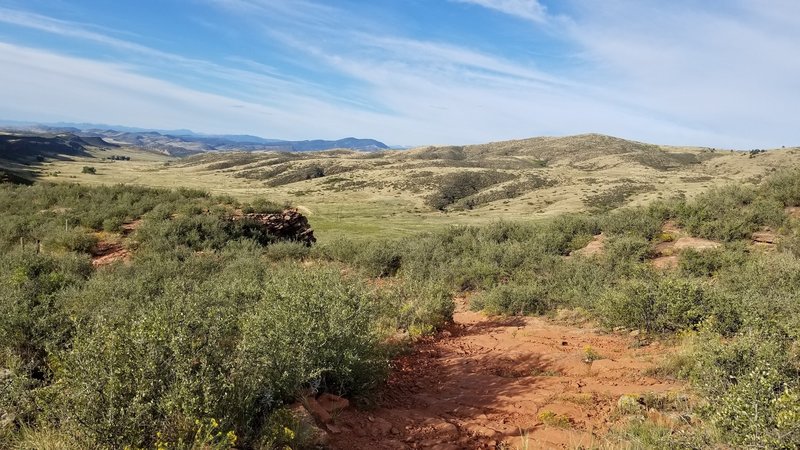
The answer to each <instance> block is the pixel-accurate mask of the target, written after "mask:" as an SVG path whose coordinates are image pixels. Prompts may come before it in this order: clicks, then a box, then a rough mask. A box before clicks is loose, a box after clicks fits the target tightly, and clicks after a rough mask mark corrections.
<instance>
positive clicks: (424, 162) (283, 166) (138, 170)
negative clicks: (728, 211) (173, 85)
mask: <svg viewBox="0 0 800 450" xmlns="http://www.w3.org/2000/svg"><path fill="white" fill-rule="evenodd" d="M94 154H95V156H96V158H72V159H73V160H72V161H48V162H46V163H44V164H42V165H41V166H39V167H38V171H39V175H40V176H41V177H42V178H43V179H45V180H48V181H56V182H58V181H67V182H80V183H87V184H116V183H130V184H139V185H147V186H159V187H188V188H198V189H204V190H208V191H211V192H213V193H215V194H227V195H231V196H233V197H236V198H239V199H242V200H251V199H253V198H255V197H260V196H263V197H267V198H269V199H271V200H273V201H276V202H287V203H291V204H294V205H301V206H303V207H304V208H306V210H307V211H308V212H309V215H310V216H311V220H312V223H313V224H314V227H315V229H316V230H317V234H318V236H320V237H321V238H322V239H323V240H325V239H329V238H331V237H334V236H336V235H339V234H345V233H346V234H348V235H354V234H355V235H385V236H388V237H397V236H402V235H406V234H408V233H412V232H416V231H424V230H429V229H433V228H436V227H441V226H445V225H449V224H480V223H488V222H493V221H497V220H539V219H546V218H549V217H552V216H554V215H557V214H561V213H564V212H574V211H581V210H587V209H592V208H596V207H598V206H602V205H593V204H591V202H592V199H597V198H601V197H602V194H603V193H608V192H609V190H610V189H613V188H614V187H615V186H619V185H621V184H626V185H635V186H647V187H648V189H641V190H634V191H633V192H630V193H627V192H626V195H625V196H620V199H615V201H614V202H613V205H612V206H615V207H616V206H625V205H637V204H643V203H648V202H651V201H653V200H655V199H658V198H669V197H672V196H675V195H686V196H689V197H691V196H693V195H695V194H696V193H698V192H702V191H704V190H706V189H708V188H709V187H711V186H714V185H718V184H723V183H729V182H731V181H737V182H757V181H759V180H760V179H761V177H763V176H765V175H767V174H768V173H770V172H772V171H774V170H776V169H777V168H780V167H786V166H790V165H797V163H798V162H800V152H799V151H798V150H797V149H785V150H773V151H770V152H767V153H765V154H760V155H758V156H757V157H755V158H752V159H751V158H748V155H747V153H745V152H729V151H719V150H718V151H714V152H712V151H710V150H708V149H700V148H672V147H659V146H655V145H649V144H642V143H637V142H632V141H625V140H622V139H616V138H610V137H607V136H600V135H583V136H573V137H569V138H534V139H528V140H522V141H507V142H499V143H491V144H483V145H476V146H467V147H438V148H421V149H414V150H409V151H404V152H402V151H390V152H382V153H379V154H364V153H358V152H350V151H328V152H317V153H304V154H285V153H284V154H281V153H272V152H270V153H258V154H242V153H226V154H206V155H200V156H196V157H192V158H188V159H183V160H177V159H173V158H169V157H166V156H164V155H160V154H155V153H146V152H142V151H140V150H136V149H115V150H112V151H103V152H100V151H98V152H95V153H94ZM113 154H116V155H125V156H130V157H131V161H108V160H103V159H101V158H103V157H106V156H110V155H113ZM86 165H91V166H94V167H95V168H96V169H97V175H87V174H81V173H80V172H81V169H82V167H83V166H86ZM276 166H278V167H280V171H277V172H278V173H275V174H273V175H272V176H269V175H270V172H269V170H270V169H274V168H275V167H276ZM309 167H319V168H321V169H322V170H323V171H324V172H325V173H324V175H323V176H321V177H317V178H312V179H308V180H302V181H297V182H290V183H286V184H281V185H277V186H270V184H271V183H270V182H271V180H272V179H273V178H274V177H281V176H285V175H286V173H288V172H291V171H299V172H298V173H303V172H302V171H304V170H306V171H307V170H308V168H309ZM481 169H483V170H486V169H491V170H496V171H500V172H505V173H508V174H511V175H513V176H514V178H513V179H512V180H511V181H507V182H505V183H501V184H499V185H495V186H492V187H491V188H489V189H487V190H485V191H482V192H481V193H479V194H484V193H485V192H488V191H489V190H498V189H501V188H502V187H503V186H504V185H506V184H511V183H516V182H517V181H518V180H521V179H524V178H525V177H531V176H535V177H541V178H544V179H547V180H549V181H550V184H547V185H544V186H540V187H536V186H535V185H534V186H531V188H530V190H526V191H524V192H522V193H518V192H515V195H516V196H515V197H513V198H499V199H498V200H495V201H490V202H488V203H481V204H477V206H475V207H474V208H473V209H462V210H453V211H450V212H448V213H441V212H438V211H433V210H432V208H431V207H429V206H427V205H426V204H425V199H426V197H427V196H428V195H430V194H431V193H432V192H433V190H434V189H436V188H437V184H436V183H437V180H438V179H440V178H441V177H442V176H443V175H445V174H448V173H453V172H461V171H467V170H469V171H474V170H481ZM56 172H58V175H57V176H52V174H54V173H56ZM273 172H276V171H274V170H273ZM254 173H261V174H266V175H265V178H264V179H259V177H258V176H254V175H252V174H254ZM273 183H274V182H273ZM517 194H519V195H517ZM483 198H485V196H484V197H483ZM617 200H618V201H617Z"/></svg>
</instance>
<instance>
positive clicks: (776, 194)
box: [763, 169, 800, 206]
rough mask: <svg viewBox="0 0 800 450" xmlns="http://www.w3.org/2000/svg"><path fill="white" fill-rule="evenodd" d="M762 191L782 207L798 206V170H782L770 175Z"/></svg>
mask: <svg viewBox="0 0 800 450" xmlns="http://www.w3.org/2000/svg"><path fill="white" fill-rule="evenodd" d="M763 190H764V191H765V194H766V195H768V196H770V197H772V198H775V199H777V200H778V201H780V202H781V203H782V204H783V205H784V206H800V170H797V169H793V170H784V171H782V172H779V173H777V174H774V175H772V176H771V177H769V178H768V179H767V181H766V182H765V183H764V186H763Z"/></svg>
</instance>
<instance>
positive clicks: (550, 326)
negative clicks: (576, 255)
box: [329, 300, 682, 450]
mask: <svg viewBox="0 0 800 450" xmlns="http://www.w3.org/2000/svg"><path fill="white" fill-rule="evenodd" d="M635 343H636V341H635V339H634V338H632V337H629V336H628V335H627V334H603V333H602V332H601V331H600V330H598V329H592V328H588V327H576V326H566V325H559V324H555V323H553V322H551V321H548V320H545V319H540V318H530V317H524V318H523V317H511V318H487V317H486V316H484V315H482V314H480V313H476V312H471V311H468V310H467V308H466V306H465V302H464V301H463V300H461V301H459V304H458V309H457V312H456V314H455V316H454V324H453V325H452V326H450V327H449V328H448V329H447V330H446V331H444V332H442V333H440V334H439V336H437V337H436V338H435V339H431V340H429V341H427V342H423V343H421V344H419V345H417V346H415V349H414V350H413V351H412V352H411V353H410V354H408V355H405V356H402V357H400V358H399V359H397V360H395V362H394V367H393V371H392V375H391V377H390V380H389V384H388V386H387V388H386V393H385V395H384V398H383V400H382V401H381V402H380V403H379V405H378V407H376V408H374V409H371V410H358V409H355V408H352V407H351V408H348V409H346V410H344V411H342V412H340V413H339V415H338V416H337V417H336V418H335V424H336V427H335V428H336V431H337V433H336V434H331V435H329V437H330V446H331V448H333V449H340V450H345V449H415V448H430V449H440V450H445V449H448V450H450V449H452V450H455V449H476V448H528V449H535V448H575V447H579V446H593V445H596V444H599V443H601V442H602V438H601V436H602V435H603V434H605V432H607V431H608V429H609V427H610V426H611V425H612V424H613V417H612V414H613V412H614V407H615V405H616V402H617V400H618V399H619V397H620V396H622V395H624V394H641V393H645V392H665V391H678V390H681V388H682V385H681V384H680V383H677V382H674V381H665V380H658V379H655V378H652V377H649V376H647V375H646V374H645V371H646V369H648V368H651V367H653V366H654V365H655V364H656V363H657V361H658V360H659V358H660V356H659V355H660V354H663V353H664V349H663V348H654V347H659V346H658V345H651V346H644V347H639V348H634V347H637V345H635ZM587 346H590V348H591V349H592V350H593V351H594V352H596V354H597V355H599V356H600V358H601V359H597V360H595V361H593V362H588V361H587V360H586V359H587V358H586V355H587ZM546 411H547V412H552V413H555V414H558V415H559V416H558V417H562V420H561V423H560V424H556V425H553V424H552V423H551V424H549V425H546V424H544V423H542V418H543V417H544V416H542V415H541V413H543V412H546ZM567 420H568V422H567ZM559 425H560V426H559Z"/></svg>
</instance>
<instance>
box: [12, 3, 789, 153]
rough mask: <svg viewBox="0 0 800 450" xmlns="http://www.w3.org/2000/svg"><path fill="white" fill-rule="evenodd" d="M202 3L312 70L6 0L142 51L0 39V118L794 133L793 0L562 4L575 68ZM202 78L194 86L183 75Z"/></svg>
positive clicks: (660, 138)
mask: <svg viewBox="0 0 800 450" xmlns="http://www.w3.org/2000/svg"><path fill="white" fill-rule="evenodd" d="M207 1H212V2H214V3H215V4H222V5H223V6H224V8H225V10H226V11H229V12H231V13H233V14H234V15H235V17H237V18H240V19H241V24H242V25H241V28H242V30H243V31H245V32H247V33H248V36H250V37H251V38H252V39H263V40H264V43H265V45H267V44H268V45H270V46H271V47H274V46H277V47H280V48H281V49H282V51H284V52H285V53H286V54H291V55H292V58H293V60H292V63H293V64H296V65H303V66H304V67H305V68H306V70H305V72H306V73H307V74H308V73H313V74H314V75H306V76H307V78H298V77H296V76H295V74H294V73H291V72H285V69H281V68H280V66H277V65H264V61H263V60H258V61H256V60H251V59H249V58H248V59H246V58H242V57H241V56H237V55H230V57H228V58H227V59H224V60H220V61H216V62H210V61H201V60H196V59H190V58H184V57H183V56H181V55H174V54H170V53H166V52H163V51H160V50H157V49H152V48H149V47H145V46H141V45H139V44H136V43H135V42H129V41H125V40H122V39H119V38H116V37H114V36H109V35H107V34H103V33H101V32H98V31H97V30H98V29H97V28H92V27H88V26H82V25H81V24H75V23H71V22H64V21H59V20H55V19H51V18H48V17H44V16H37V15H33V14H27V13H17V14H16V15H13V14H9V11H10V10H6V9H2V8H0V21H5V22H9V23H15V24H17V25H21V26H26V27H28V28H34V29H38V30H41V31H46V32H48V33H53V34H57V35H60V36H64V37H67V38H73V39H80V40H84V41H91V42H94V43H96V44H100V45H104V46H106V47H107V48H110V49H116V50H117V51H118V53H120V54H122V55H125V56H127V55H140V56H142V58H130V57H129V58H126V61H128V62H127V64H126V65H125V66H123V65H120V64H115V63H111V62H102V61H96V60H89V59H80V58H74V57H68V56H65V55H57V54H54V53H52V52H47V51H42V50H36V49H31V48H25V47H19V46H13V45H7V44H3V45H0V66H1V67H5V68H7V70H4V71H0V95H2V96H3V98H4V102H3V103H2V104H0V117H4V118H19V119H28V120H37V119H40V118H42V117H43V116H42V115H43V114H48V116H47V117H45V118H44V119H45V120H75V121H103V122H110V121H113V122H117V123H121V124H130V125H138V126H147V127H157V128H186V127H190V128H194V129H196V130H198V131H206V132H247V133H252V134H260V135H264V136H267V137H277V138H298V139H300V138H311V137H322V138H338V137H342V136H346V135H358V136H362V137H375V138H379V139H383V140H385V141H387V142H388V143H394V144H430V143H442V144H444V143H452V144H462V143H475V142H484V141H491V140H502V139H510V138H524V137H530V136H534V135H543V134H555V135H564V134H574V133H584V132H601V133H607V134H612V135H618V136H621V137H626V138H632V139H637V140H642V141H649V142H656V143H665V144H687V145H688V144H691V145H707V146H715V147H724V146H733V147H739V148H752V147H766V146H777V145H782V144H786V145H792V144H797V143H798V140H799V139H798V137H799V136H798V135H797V131H796V126H795V124H794V123H793V117H795V114H794V112H795V111H794V110H795V109H796V105H797V104H800V81H798V80H800V60H798V59H797V58H794V53H795V51H796V49H797V48H798V45H800V31H798V30H800V28H798V27H791V26H787V25H789V24H790V23H793V21H796V17H797V16H796V15H792V14H791V12H792V11H793V10H797V6H794V5H796V3H793V2H791V1H789V0H775V2H772V3H770V6H771V7H770V8H763V7H762V8H759V6H761V5H762V4H761V3H760V2H757V1H755V0H738V1H737V2H735V3H734V2H732V3H731V4H730V5H733V6H730V7H729V8H727V9H721V8H715V7H711V6H709V7H706V8H705V9H704V8H703V7H702V6H697V5H696V3H694V2H691V1H689V0H676V2H675V3H669V4H667V3H663V2H658V1H655V0H637V1H628V0H604V1H603V2H584V1H581V0H569V1H568V2H567V0H565V3H563V4H561V5H560V6H561V7H563V9H562V10H560V11H559V14H562V13H563V14H565V15H559V16H558V17H559V20H557V21H554V20H552V17H551V19H542V20H548V21H549V22H548V23H549V25H551V26H548V27H546V28H547V30H546V31H545V33H547V34H548V36H549V38H554V39H558V40H560V42H561V44H562V45H561V46H560V47H559V49H560V51H563V52H565V53H564V57H565V58H569V60H570V64H571V67H570V70H569V71H567V70H565V69H564V68H563V67H557V66H555V67H554V66H553V65H552V64H550V65H546V64H541V65H540V64H536V63H535V62H531V61H529V60H523V59H515V58H512V57H510V56H506V57H501V56H499V55H495V54H492V53H491V52H489V51H486V50H484V51H478V50H475V49H470V48H466V47H464V46H461V45H458V43H457V41H456V40H454V39H453V40H446V38H445V37H440V39H441V40H440V41H436V42H433V41H430V40H425V39H423V38H410V37H404V36H402V35H397V34H394V35H393V34H390V33H373V32H370V30H372V29H373V27H375V23H373V22H371V21H370V17H367V16H359V14H360V12H359V11H358V10H352V11H342V10H340V9H337V8H335V7H332V6H329V5H320V4H318V3H313V2H309V1H303V2H298V3H297V4H296V5H297V7H296V8H293V7H292V5H295V3H294V2H292V1H289V0H207ZM462 1H470V2H471V3H477V4H481V5H482V6H486V7H492V6H489V5H493V7H494V9H498V10H500V7H502V8H505V10H503V11H504V12H508V13H511V12H510V11H516V15H517V16H520V14H522V15H526V14H527V15H529V16H530V17H529V19H530V20H531V21H536V20H534V19H533V17H539V16H541V17H547V12H546V11H545V10H544V8H542V7H541V5H540V6H538V7H536V6H535V5H539V4H538V3H535V2H512V1H505V2H501V1H497V0H462ZM520 5H521V6H520ZM525 5H527V6H525ZM689 5H695V6H693V7H691V8H690V7H689ZM519 8H521V9H519ZM526 8H527V9H526ZM526 11H527V12H526ZM12 12H13V10H12ZM566 14H569V16H566ZM537 15H539V16H537ZM520 17H523V16H520ZM537 20H538V19H537ZM342 23H347V24H349V25H350V26H349V28H343V27H342V26H341V24H342ZM533 28H534V27H531V29H532V30H531V32H532V33H533V32H535V30H534V29H533ZM451 39H452V38H451ZM154 67H155V69H156V70H152V71H149V70H150V69H153V68H154ZM170 67H173V68H174V70H172V71H170V70H166V69H168V68H170ZM146 73H160V75H159V76H160V77H161V78H162V79H161V80H159V79H156V78H154V77H152V76H146ZM320 74H321V76H320V77H319V78H316V76H317V75H320ZM195 78H196V79H197V80H200V81H202V82H203V84H202V85H203V86H205V87H204V88H203V89H201V88H195V89H190V88H188V87H186V85H185V84H186V83H184V81H186V80H190V79H192V80H193V79H195ZM164 80H170V81H164ZM331 80H334V81H331ZM182 84H184V85H183V86H181V85H182ZM198 86H199V84H198ZM203 90H206V91H207V92H202V91H203ZM212 91H213V93H211V92H212ZM26 115H27V117H20V116H26Z"/></svg>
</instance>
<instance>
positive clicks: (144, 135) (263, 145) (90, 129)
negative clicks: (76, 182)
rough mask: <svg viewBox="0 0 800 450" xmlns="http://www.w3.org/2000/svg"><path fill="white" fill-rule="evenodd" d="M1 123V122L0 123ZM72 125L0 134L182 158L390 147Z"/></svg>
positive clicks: (16, 128)
mask: <svg viewBox="0 0 800 450" xmlns="http://www.w3.org/2000/svg"><path fill="white" fill-rule="evenodd" d="M0 123H2V122H0ZM76 125H86V126H87V127H85V128H78V127H74V126H49V125H40V124H17V125H6V126H0V133H2V132H5V133H8V134H14V135H22V136H25V137H37V138H40V139H39V140H37V142H36V143H34V145H35V146H37V147H41V145H42V141H41V139H50V144H55V142H54V141H53V139H56V140H57V139H64V140H66V142H64V144H66V145H67V146H70V147H73V145H72V144H74V143H79V144H80V143H81V142H80V141H83V143H85V144H86V145H88V146H93V147H99V148H109V147H119V146H130V147H138V148H141V149H145V150H151V151H156V152H159V153H163V154H165V155H169V156H176V157H183V156H189V155H194V154H199V153H206V152H225V151H291V152H306V151H322V150H332V149H341V148H343V149H350V150H358V151H375V150H387V149H389V146H388V145H386V144H384V143H383V142H380V141H378V140H375V139H360V138H354V137H346V138H343V139H338V140H324V139H313V140H302V141H289V140H281V139H265V138H262V137H258V136H251V135H205V134H198V133H194V132H192V131H190V130H170V131H167V130H145V129H133V128H127V127H122V129H116V128H107V127H102V126H99V127H94V126H91V124H76ZM68 154H71V153H68Z"/></svg>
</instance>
